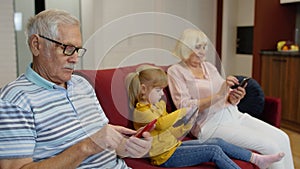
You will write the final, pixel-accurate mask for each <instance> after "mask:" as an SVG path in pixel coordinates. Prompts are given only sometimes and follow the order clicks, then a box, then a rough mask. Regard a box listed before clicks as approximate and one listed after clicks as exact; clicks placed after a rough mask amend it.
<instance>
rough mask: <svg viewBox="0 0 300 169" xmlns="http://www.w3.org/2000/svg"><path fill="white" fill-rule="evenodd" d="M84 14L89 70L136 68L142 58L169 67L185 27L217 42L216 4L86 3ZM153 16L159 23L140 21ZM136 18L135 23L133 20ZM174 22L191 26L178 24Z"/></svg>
mask: <svg viewBox="0 0 300 169" xmlns="http://www.w3.org/2000/svg"><path fill="white" fill-rule="evenodd" d="M81 11H82V13H83V14H82V20H83V35H84V38H83V39H84V40H85V42H86V44H85V46H86V47H87V48H88V52H87V54H86V56H84V59H83V62H84V63H83V66H84V68H85V69H94V68H110V67H116V66H120V65H121V64H135V63H138V62H142V61H145V58H143V57H142V56H144V57H146V59H147V60H149V61H150V62H157V63H160V62H163V63H167V62H169V60H170V59H174V58H172V56H171V53H170V51H172V50H173V48H174V46H175V43H176V38H178V37H179V36H180V34H181V32H182V30H183V28H184V27H185V28H186V27H198V28H200V29H202V30H203V31H204V32H205V33H206V34H207V35H208V37H209V38H210V39H211V40H212V43H215V39H216V0H213V1H212V0H201V1H199V0H164V1H161V0H153V1H148V0H127V1H126V2H125V1H118V0H103V1H96V0H84V1H82V9H81ZM151 12H155V14H153V17H156V18H155V19H153V17H152V18H151V17H150V18H148V19H147V20H146V19H145V20H139V19H141V18H139V17H136V16H137V15H136V14H138V15H143V14H147V13H151ZM163 13H168V15H164V14H163ZM157 14H159V15H161V16H162V17H157ZM129 15H130V16H129ZM147 16H148V15H147ZM127 17H128V18H127ZM134 17H136V18H135V20H131V19H130V18H134ZM168 17H169V18H170V19H165V18H168ZM176 17H177V18H176ZM174 18H175V20H177V21H178V22H181V21H184V22H186V23H187V24H186V25H184V26H182V24H174V22H173V20H174ZM126 19H128V20H126ZM125 20H126V22H124V23H122V22H123V21H125ZM93 21H94V22H93ZM151 22H152V23H153V24H151ZM118 24H119V25H118ZM114 25H117V26H114ZM108 28H109V29H108ZM109 30H115V31H114V34H113V35H108V34H109V33H110V32H109ZM179 30H180V31H179ZM103 32H106V33H104V34H103ZM107 32H108V33H107ZM158 32H162V34H158ZM93 33H94V34H93ZM99 36H101V40H100V38H98V37H99ZM158 56H160V58H156V57H158ZM161 56H164V57H161ZM150 57H152V58H151V59H150ZM133 58H134V59H133ZM129 60H130V61H131V63H128V62H129ZM174 61H175V60H174ZM174 61H171V62H174ZM176 61H177V60H176ZM134 62H135V63H134ZM169 63H170V62H169Z"/></svg>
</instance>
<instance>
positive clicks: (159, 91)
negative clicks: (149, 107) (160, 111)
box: [148, 87, 164, 104]
mask: <svg viewBox="0 0 300 169" xmlns="http://www.w3.org/2000/svg"><path fill="white" fill-rule="evenodd" d="M163 95H164V92H163V88H161V87H155V88H153V89H152V90H151V91H150V92H149V95H148V100H149V103H150V104H155V103H157V102H159V101H160V99H161V97H162V96H163Z"/></svg>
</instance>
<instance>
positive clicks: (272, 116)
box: [261, 96, 281, 128]
mask: <svg viewBox="0 0 300 169" xmlns="http://www.w3.org/2000/svg"><path fill="white" fill-rule="evenodd" d="M261 120H263V121H265V122H267V123H269V124H271V125H273V126H275V127H278V128H280V122H281V99H280V98H277V97H271V96H265V105H264V110H263V113H262V116H261Z"/></svg>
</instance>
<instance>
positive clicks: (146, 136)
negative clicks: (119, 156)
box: [125, 132, 153, 158]
mask: <svg viewBox="0 0 300 169" xmlns="http://www.w3.org/2000/svg"><path fill="white" fill-rule="evenodd" d="M152 139H153V138H152V137H151V134H150V133H149V132H144V133H143V138H137V137H135V136H131V137H129V138H128V139H127V140H126V143H125V151H126V153H127V156H129V157H132V158H141V157H143V156H145V155H146V154H147V153H148V152H149V150H150V148H151V144H152Z"/></svg>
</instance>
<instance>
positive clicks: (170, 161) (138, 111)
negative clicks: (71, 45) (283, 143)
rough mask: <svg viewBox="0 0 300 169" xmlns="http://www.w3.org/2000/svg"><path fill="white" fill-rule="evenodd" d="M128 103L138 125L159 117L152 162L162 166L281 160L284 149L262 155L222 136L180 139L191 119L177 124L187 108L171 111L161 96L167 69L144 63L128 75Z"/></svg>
mask: <svg viewBox="0 0 300 169" xmlns="http://www.w3.org/2000/svg"><path fill="white" fill-rule="evenodd" d="M125 83H126V87H127V90H128V97H129V102H130V103H129V106H130V108H131V109H132V110H133V121H134V127H135V129H139V128H141V127H143V126H145V125H146V124H147V123H149V122H150V121H152V120H154V119H157V123H156V125H155V128H154V129H153V130H152V131H151V132H150V133H151V135H152V137H153V142H152V147H151V149H150V152H149V156H150V159H151V163H152V164H153V165H157V166H161V167H187V166H194V165H197V164H200V163H203V162H209V161H211V162H214V163H215V164H216V165H217V166H218V167H219V168H220V169H237V168H240V167H239V166H238V165H237V164H235V163H234V162H233V161H232V160H231V159H230V157H231V158H235V159H239V160H243V161H248V162H251V163H253V164H255V165H257V166H258V167H259V168H261V169H265V168H267V167H268V166H269V165H271V164H272V163H273V162H276V161H279V160H281V158H282V157H283V156H284V154H283V153H278V154H274V155H260V154H257V153H253V152H251V151H249V150H247V149H243V148H241V147H237V146H235V145H233V144H230V143H227V142H225V141H223V140H222V139H219V138H212V139H208V140H207V141H205V142H204V143H200V142H199V140H188V141H183V142H182V141H180V140H179V138H180V137H182V136H183V135H184V134H185V133H186V132H187V131H188V130H189V129H190V128H191V126H192V124H191V123H187V124H186V125H184V124H182V125H180V126H178V127H174V126H173V125H174V123H175V122H176V121H177V120H179V119H181V118H182V117H183V116H185V115H186V109H185V108H183V109H179V110H177V111H174V112H172V113H168V112H166V103H165V101H163V100H161V97H162V96H163V95H164V93H163V88H165V87H166V86H167V75H166V73H165V71H164V70H162V69H160V68H158V67H154V66H150V65H142V66H140V67H138V68H137V71H136V72H133V73H130V74H128V75H127V77H126V82H125Z"/></svg>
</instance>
